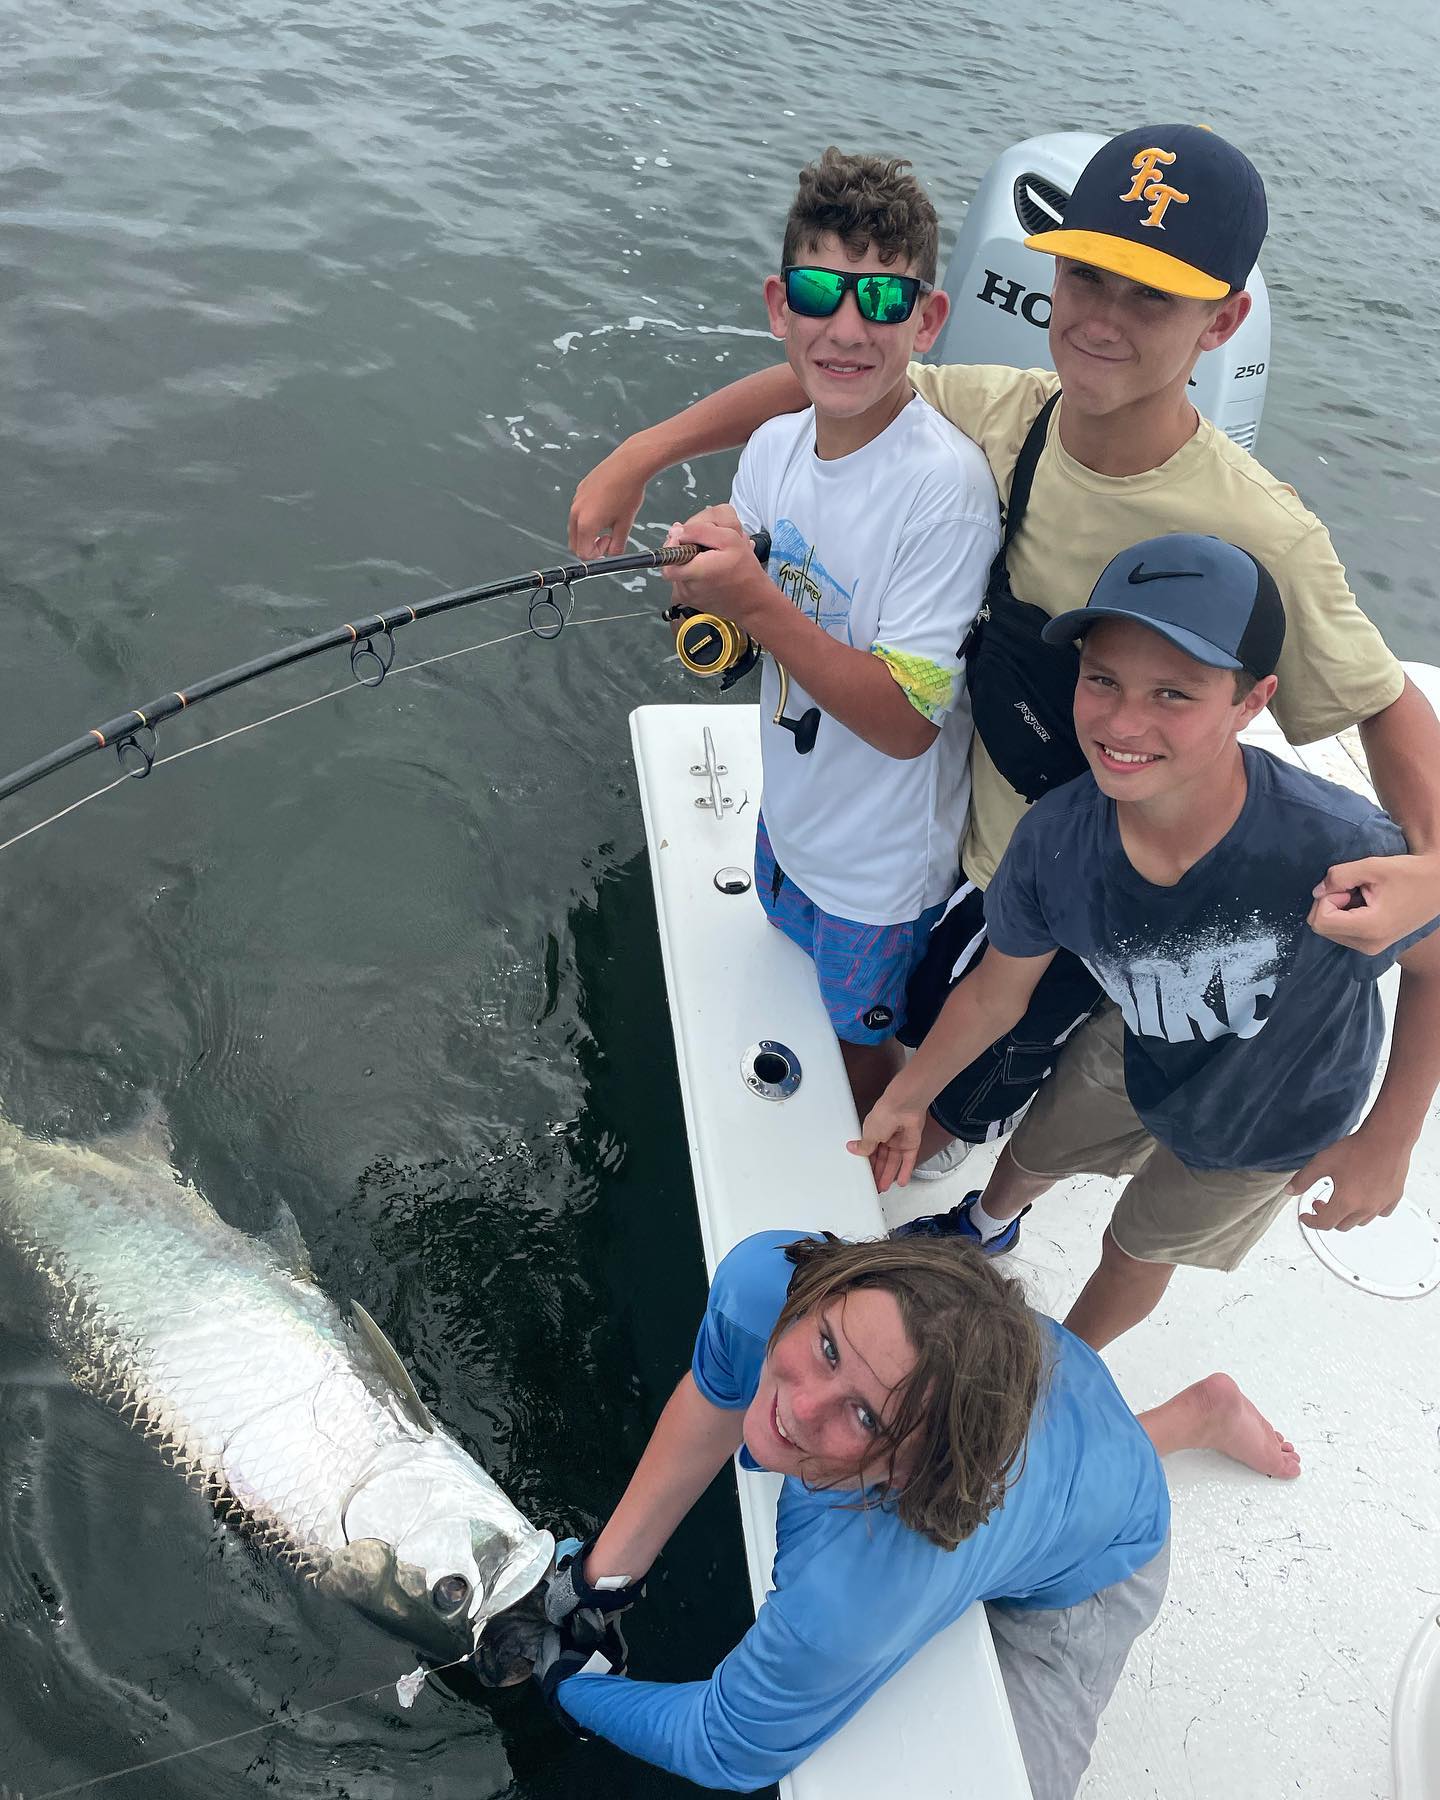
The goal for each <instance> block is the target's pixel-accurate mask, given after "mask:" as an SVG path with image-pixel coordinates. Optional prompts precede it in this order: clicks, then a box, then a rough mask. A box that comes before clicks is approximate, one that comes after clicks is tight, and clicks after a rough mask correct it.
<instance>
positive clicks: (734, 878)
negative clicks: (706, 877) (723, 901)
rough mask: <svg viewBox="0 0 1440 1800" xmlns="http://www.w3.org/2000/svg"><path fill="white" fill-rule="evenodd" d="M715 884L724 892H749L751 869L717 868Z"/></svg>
mask: <svg viewBox="0 0 1440 1800" xmlns="http://www.w3.org/2000/svg"><path fill="white" fill-rule="evenodd" d="M715 885H716V887H717V888H719V890H720V892H721V893H722V894H748V893H749V892H750V871H749V870H748V869H717V870H716V871H715Z"/></svg>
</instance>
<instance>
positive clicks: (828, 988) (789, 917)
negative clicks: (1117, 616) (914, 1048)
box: [667, 148, 999, 1113]
mask: <svg viewBox="0 0 1440 1800" xmlns="http://www.w3.org/2000/svg"><path fill="white" fill-rule="evenodd" d="M908 168H909V164H908V163H903V162H894V161H887V160H885V159H883V158H881V157H875V156H844V155H842V154H841V153H840V152H839V151H838V150H835V149H833V148H832V149H829V150H827V151H826V152H825V154H824V155H823V156H822V157H821V158H820V160H819V162H817V163H815V164H814V165H812V166H811V167H809V168H806V169H804V170H802V171H801V176H800V189H799V193H798V195H797V196H796V199H795V203H794V205H793V206H792V207H791V209H790V216H789V219H788V221H787V223H786V227H785V239H784V249H783V252H782V256H781V263H782V268H781V272H780V274H778V275H771V276H768V277H767V278H766V281H765V304H766V308H767V310H768V312H769V316H770V329H771V330H772V332H773V333H774V334H775V336H776V337H777V338H780V339H781V340H783V342H784V345H785V354H786V357H787V359H788V362H789V366H790V369H791V370H792V371H793V373H794V377H795V379H796V381H797V382H798V383H799V385H800V387H801V389H802V390H803V391H804V393H805V395H806V396H807V397H808V399H809V401H810V405H809V406H808V407H807V408H806V409H805V411H804V412H800V413H791V414H786V415H784V416H782V417H780V418H777V419H774V420H772V421H771V422H770V423H769V424H767V425H765V426H763V427H762V428H761V429H760V430H759V431H757V432H756V434H755V436H754V437H753V438H752V439H751V440H750V443H749V444H748V446H747V447H746V450H745V453H744V455H743V457H742V458H741V461H740V468H739V471H738V473H737V474H736V477H735V484H734V488H733V490H732V494H731V505H730V506H721V507H711V508H708V509H707V510H706V511H704V512H702V513H700V514H698V515H697V516H696V518H694V519H692V520H690V522H689V523H688V524H686V525H685V526H683V527H680V526H676V527H674V528H673V529H672V531H671V533H670V540H669V541H671V542H679V541H681V539H682V538H683V539H684V540H685V541H688V542H692V543H698V544H701V545H703V546H704V547H705V550H706V554H705V555H704V556H701V557H697V558H696V559H695V561H694V562H692V563H690V564H688V565H686V566H685V567H684V568H683V569H682V570H676V571H667V573H669V574H671V575H672V577H673V579H672V585H673V587H674V590H675V598H676V603H677V604H678V605H680V606H684V607H693V608H695V609H696V610H697V611H701V612H708V613H718V614H721V615H723V616H724V617H726V618H729V619H733V620H734V621H735V622H736V623H737V624H739V625H741V626H742V627H743V628H744V629H745V630H746V631H747V632H749V634H750V636H751V637H752V638H754V639H755V640H756V641H757V642H758V643H759V644H761V645H762V646H763V647H764V648H765V649H766V650H767V651H769V652H770V660H768V661H767V663H766V668H765V673H764V677H763V681H762V686H761V706H760V721H761V723H760V741H761V758H762V766H763V770H764V803H763V809H762V811H761V814H760V818H759V821H758V829H757V835H756V849H755V885H756V890H757V892H758V893H759V896H760V900H761V903H762V905H763V906H764V908H765V911H766V914H767V915H768V917H769V919H770V922H771V924H772V925H775V926H777V927H778V928H779V929H780V930H781V931H783V932H784V933H785V935H786V936H787V937H789V938H791V939H792V940H793V941H794V942H795V943H797V944H799V946H800V947H801V948H802V949H803V950H805V951H806V952H807V954H809V955H810V956H811V957H812V958H813V960H814V963H815V968H816V973H817V975H818V977H819V981H820V991H821V994H822V996H823V998H824V1001H825V1007H826V1010H827V1012H828V1014H829V1017H830V1021H831V1024H832V1025H833V1026H834V1029H835V1033H836V1036H837V1037H838V1038H839V1040H840V1047H841V1051H842V1053H843V1055H844V1058H845V1064H846V1068H847V1071H848V1073H849V1076H850V1083H851V1087H852V1089H853V1090H854V1094H855V1099H856V1104H857V1106H858V1107H859V1108H860V1110H861V1112H862V1113H863V1112H864V1111H865V1110H866V1109H867V1108H868V1106H869V1105H870V1104H871V1103H872V1102H873V1101H874V1100H875V1098H876V1097H877V1096H878V1095H879V1093H880V1092H881V1090H882V1089H883V1088H884V1086H885V1083H886V1082H887V1081H888V1080H889V1078H890V1076H891V1075H892V1074H894V1073H895V1071H896V1069H898V1068H899V1066H900V1063H901V1060H902V1058H901V1053H900V1051H899V1047H898V1045H897V1044H896V1042H895V1028H896V1023H897V1021H898V1018H899V1015H900V1012H901V1009H902V1007H903V1004H904V996H905V986H906V980H907V978H908V976H909V975H910V972H911V970H912V969H913V967H914V965H915V963H916V962H917V961H918V959H919V957H920V956H921V955H922V954H923V953H924V950H925V946H926V942H927V939H928V937H929V932H930V927H931V925H932V924H933V923H934V922H935V920H936V919H937V918H938V917H939V914H940V910H941V908H942V906H943V904H944V902H945V900H946V899H947V897H948V896H949V894H950V892H951V890H952V889H953V887H954V884H955V877H956V873H957V866H958V847H959V841H960V834H961V833H962V831H963V830H964V825H965V817H966V813H967V810H968V807H969V798H970V781H969V768H968V765H969V754H970V711H969V706H968V704H967V703H966V700H965V694H964V683H963V677H962V667H961V660H960V654H959V646H960V643H961V640H962V639H963V638H964V637H965V634H966V632H967V631H968V630H969V628H970V624H971V622H972V620H973V619H974V617H975V613H976V610H977V609H978V607H979V604H980V596H981V593H982V591H983V588H984V583H985V575H986V570H987V569H988V567H989V565H990V562H991V559H992V558H993V556H994V554H995V549H996V545H997V543H998V542H999V507H998V502H997V500H996V495H995V484H994V482H993V480H992V479H991V476H990V471H989V469H988V467H987V466H986V462H985V458H984V456H983V455H982V454H981V453H980V451H979V450H978V449H977V447H976V446H975V445H974V444H973V443H971V441H970V440H969V439H968V438H966V437H964V436H963V435H962V434H961V433H960V432H959V431H957V430H956V429H955V427H954V426H953V425H950V424H948V423H947V422H946V421H945V420H944V419H942V418H941V417H940V415H939V414H938V413H937V412H935V411H934V409H933V408H932V407H930V406H929V405H928V404H927V403H926V402H925V401H924V400H921V399H919V398H917V396H916V394H915V390H914V389H913V387H912V386H911V384H910V379H909V375H908V373H907V367H908V364H909V362H910V359H911V357H912V355H913V354H914V353H915V352H916V351H917V350H924V349H925V348H927V347H928V346H929V345H930V344H932V343H934V341H935V337H936V335H937V333H938V332H939V330H940V327H941V325H942V324H943V323H944V320H945V315H946V311H947V308H948V302H947V300H946V297H945V295H944V294H943V293H938V292H936V290H935V288H934V285H933V283H934V279H935V260H936V249H937V240H938V235H939V224H938V221H937V219H936V216H935V209H934V207H933V206H931V204H930V202H929V200H928V199H927V198H926V196H925V194H924V192H923V190H922V189H921V188H920V186H919V184H918V183H917V182H916V181H915V179H914V178H913V176H911V175H909V174H907V173H906V171H907V170H908ZM761 528H763V529H764V530H766V531H768V532H769V534H770V540H771V551H770V560H769V572H768V575H767V572H766V570H765V569H764V568H762V567H761V565H760V564H759V563H758V562H757V561H756V558H755V554H754V550H753V548H752V545H751V539H750V537H749V536H748V535H747V534H748V533H751V532H756V531H758V530H760V529H761ZM777 664H779V665H780V666H782V667H783V669H784V670H785V671H786V674H787V678H788V691H787V690H786V689H782V686H781V680H780V676H779V674H778V673H777V666H776V665H777Z"/></svg>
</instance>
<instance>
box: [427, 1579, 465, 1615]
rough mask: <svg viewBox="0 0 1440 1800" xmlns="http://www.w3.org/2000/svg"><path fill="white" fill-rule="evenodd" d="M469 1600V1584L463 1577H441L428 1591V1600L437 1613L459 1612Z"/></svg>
mask: <svg viewBox="0 0 1440 1800" xmlns="http://www.w3.org/2000/svg"><path fill="white" fill-rule="evenodd" d="M469 1598H470V1583H469V1582H468V1581H467V1580H466V1579H465V1577H464V1576H463V1575H442V1576H441V1577H440V1579H439V1580H438V1581H437V1582H436V1583H435V1585H434V1587H433V1588H431V1590H430V1599H431V1602H432V1604H433V1605H434V1607H435V1610H436V1611H437V1612H442V1613H453V1612H459V1610H460V1608H461V1607H462V1606H463V1605H464V1604H465V1602H466V1601H467V1600H468V1599H469Z"/></svg>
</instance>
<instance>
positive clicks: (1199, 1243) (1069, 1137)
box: [1010, 1001, 1295, 1269]
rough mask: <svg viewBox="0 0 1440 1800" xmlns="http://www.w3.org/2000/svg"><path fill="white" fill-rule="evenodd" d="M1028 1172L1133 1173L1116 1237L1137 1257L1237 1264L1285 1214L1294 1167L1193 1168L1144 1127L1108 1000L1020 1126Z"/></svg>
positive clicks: (1013, 1143)
mask: <svg viewBox="0 0 1440 1800" xmlns="http://www.w3.org/2000/svg"><path fill="white" fill-rule="evenodd" d="M1010 1154H1011V1155H1012V1156H1013V1157H1014V1158H1015V1161H1016V1162H1017V1163H1018V1164H1019V1166H1020V1167H1021V1168H1022V1169H1023V1170H1024V1171H1025V1172H1026V1174H1029V1175H1040V1176H1044V1175H1053V1176H1055V1177H1056V1178H1057V1179H1058V1178H1059V1177H1060V1176H1064V1175H1129V1176H1131V1177H1132V1179H1131V1180H1130V1181H1129V1182H1128V1183H1127V1184H1126V1186H1125V1191H1124V1192H1123V1193H1122V1194H1121V1196H1120V1198H1119V1199H1118V1200H1117V1201H1116V1203H1115V1211H1114V1213H1113V1214H1112V1215H1111V1218H1110V1235H1111V1237H1112V1238H1113V1239H1114V1240H1115V1242H1116V1244H1118V1245H1119V1247H1120V1249H1122V1250H1123V1251H1124V1252H1125V1254H1126V1255H1127V1256H1133V1257H1135V1258H1136V1259H1137V1261H1139V1262H1157V1263H1187V1264H1190V1265H1192V1266H1193V1267H1196V1268H1201V1269H1234V1268H1237V1267H1238V1266H1239V1264H1240V1262H1241V1261H1242V1259H1243V1258H1244V1256H1245V1254H1246V1252H1247V1251H1249V1250H1250V1249H1252V1248H1253V1247H1254V1245H1256V1244H1257V1243H1258V1242H1259V1241H1260V1239H1261V1238H1262V1237H1263V1236H1264V1235H1265V1232H1266V1231H1267V1229H1268V1228H1269V1226H1270V1223H1271V1221H1272V1220H1273V1219H1274V1218H1275V1217H1276V1215H1277V1214H1278V1213H1280V1212H1281V1211H1283V1209H1284V1207H1285V1202H1286V1200H1287V1198H1288V1196H1287V1194H1286V1191H1285V1190H1286V1188H1287V1187H1288V1186H1289V1183H1290V1177H1291V1176H1292V1175H1293V1174H1294V1173H1295V1171H1294V1170H1293V1169H1289V1170H1285V1171H1278V1172H1277V1171H1276V1170H1274V1169H1189V1168H1187V1167H1186V1166H1185V1164H1184V1163H1182V1162H1181V1161H1180V1159H1179V1157H1177V1156H1176V1155H1175V1154H1174V1152H1173V1151H1170V1150H1167V1149H1166V1148H1165V1146H1164V1145H1163V1144H1161V1143H1159V1142H1157V1140H1156V1139H1155V1138H1153V1137H1151V1135H1150V1133H1149V1132H1148V1131H1147V1130H1146V1129H1145V1127H1144V1126H1143V1125H1142V1124H1141V1123H1140V1120H1139V1118H1138V1117H1137V1116H1136V1113H1135V1109H1134V1107H1132V1106H1131V1104H1130V1098H1129V1096H1128V1095H1127V1094H1126V1092H1125V1027H1124V1024H1123V1022H1122V1020H1121V1018H1120V1010H1119V1008H1118V1007H1116V1006H1113V1005H1112V1004H1110V1002H1108V1001H1106V1002H1105V1003H1104V1004H1103V1005H1102V1006H1101V1008H1100V1010H1099V1011H1098V1012H1096V1013H1095V1014H1094V1016H1093V1017H1092V1018H1090V1019H1089V1020H1088V1021H1087V1022H1086V1024H1084V1025H1083V1026H1081V1028H1080V1030H1079V1031H1077V1032H1076V1034H1075V1036H1074V1037H1073V1038H1071V1040H1070V1042H1069V1043H1068V1044H1067V1045H1066V1046H1065V1050H1064V1053H1063V1054H1062V1055H1061V1057H1060V1060H1059V1062H1058V1063H1057V1064H1056V1068H1055V1073H1054V1074H1053V1075H1052V1076H1051V1077H1050V1079H1049V1080H1048V1081H1046V1082H1044V1083H1043V1084H1042V1086H1041V1088H1040V1092H1039V1093H1038V1094H1037V1095H1036V1096H1035V1101H1034V1104H1033V1105H1032V1106H1031V1108H1030V1110H1029V1112H1027V1113H1026V1115H1025V1117H1024V1118H1023V1119H1022V1120H1021V1121H1020V1123H1019V1125H1018V1126H1017V1127H1016V1129H1015V1135H1014V1136H1013V1137H1012V1138H1011V1140H1010Z"/></svg>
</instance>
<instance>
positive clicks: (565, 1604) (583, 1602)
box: [545, 1531, 645, 1625]
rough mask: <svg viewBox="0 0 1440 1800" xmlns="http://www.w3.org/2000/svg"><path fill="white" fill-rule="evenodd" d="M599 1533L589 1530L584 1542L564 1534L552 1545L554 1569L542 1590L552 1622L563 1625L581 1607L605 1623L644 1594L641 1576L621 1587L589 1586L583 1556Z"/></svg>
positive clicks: (641, 1598)
mask: <svg viewBox="0 0 1440 1800" xmlns="http://www.w3.org/2000/svg"><path fill="white" fill-rule="evenodd" d="M599 1535H600V1534H599V1532H598V1531H597V1532H592V1533H591V1535H590V1536H589V1537H588V1538H586V1539H585V1540H584V1542H583V1543H582V1542H581V1540H580V1539H579V1538H563V1539H562V1540H561V1541H560V1543H559V1544H557V1545H556V1546H555V1573H554V1574H553V1575H552V1576H551V1577H550V1585H549V1587H548V1588H547V1589H546V1590H545V1617H546V1618H547V1619H548V1620H549V1621H550V1623H551V1624H552V1625H564V1624H566V1623H567V1622H568V1621H569V1620H570V1619H571V1618H572V1617H573V1615H574V1614H575V1613H577V1612H581V1611H583V1612H587V1613H595V1614H598V1615H599V1619H600V1622H601V1623H602V1624H604V1623H605V1622H606V1621H607V1620H609V1619H613V1618H617V1617H618V1616H619V1615H620V1614H621V1613H623V1612H628V1611H629V1610H630V1608H631V1607H632V1606H633V1605H634V1604H635V1602H636V1601H637V1600H643V1599H644V1598H645V1582H644V1580H643V1578H642V1579H641V1580H640V1581H627V1582H626V1583H625V1584H624V1585H623V1586H622V1587H592V1586H591V1585H590V1583H589V1582H588V1581H587V1580H586V1579H585V1575H584V1568H585V1558H586V1557H587V1556H588V1555H589V1554H590V1552H591V1551H592V1550H593V1549H594V1548H595V1540H596V1538H597V1537H599Z"/></svg>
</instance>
